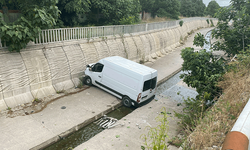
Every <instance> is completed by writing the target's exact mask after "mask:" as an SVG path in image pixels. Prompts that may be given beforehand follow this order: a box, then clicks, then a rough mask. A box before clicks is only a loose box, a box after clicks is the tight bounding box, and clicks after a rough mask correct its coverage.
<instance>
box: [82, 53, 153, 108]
mask: <svg viewBox="0 0 250 150" xmlns="http://www.w3.org/2000/svg"><path fill="white" fill-rule="evenodd" d="M84 82H85V84H87V85H92V84H93V85H95V86H97V87H99V88H101V89H103V90H105V91H107V92H109V93H111V94H113V95H114V96H116V97H118V98H120V99H122V103H123V105H125V106H127V107H130V106H131V105H133V106H136V107H138V106H140V104H141V103H142V102H144V101H149V100H152V99H154V97H155V92H156V83H157V70H155V69H152V68H149V67H147V66H144V65H141V64H138V63H136V62H133V61H131V60H128V59H125V58H122V57H119V56H112V57H107V58H104V59H101V60H100V61H98V62H97V63H95V64H89V65H87V68H86V70H85V80H84Z"/></svg>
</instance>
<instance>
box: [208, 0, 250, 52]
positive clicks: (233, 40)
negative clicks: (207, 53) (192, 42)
mask: <svg viewBox="0 0 250 150" xmlns="http://www.w3.org/2000/svg"><path fill="white" fill-rule="evenodd" d="M231 2H232V6H230V7H226V8H222V9H220V10H219V11H218V12H217V14H216V17H217V18H218V19H219V22H218V24H217V28H216V30H214V31H213V37H215V38H216V39H223V40H218V41H216V43H215V44H214V45H213V49H214V50H223V51H225V52H226V53H227V54H228V55H229V56H234V55H235V54H238V53H239V52H240V51H241V50H243V51H244V50H245V48H246V47H247V46H248V45H249V43H250V38H249V37H250V27H249V24H250V1H249V0H247V1H243V0H232V1H231Z"/></svg>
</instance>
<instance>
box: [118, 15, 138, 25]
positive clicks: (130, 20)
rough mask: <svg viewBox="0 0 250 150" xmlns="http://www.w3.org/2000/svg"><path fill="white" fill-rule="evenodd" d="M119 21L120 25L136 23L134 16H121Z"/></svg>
mask: <svg viewBox="0 0 250 150" xmlns="http://www.w3.org/2000/svg"><path fill="white" fill-rule="evenodd" d="M119 23H120V24H122V25H127V24H135V23H136V19H135V16H129V17H128V18H125V17H123V18H122V19H121V20H120V21H119Z"/></svg>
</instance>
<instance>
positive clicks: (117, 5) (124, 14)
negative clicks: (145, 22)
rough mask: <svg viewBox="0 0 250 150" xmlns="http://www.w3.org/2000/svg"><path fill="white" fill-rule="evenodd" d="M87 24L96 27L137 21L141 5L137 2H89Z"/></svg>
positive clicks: (107, 0)
mask: <svg viewBox="0 0 250 150" xmlns="http://www.w3.org/2000/svg"><path fill="white" fill-rule="evenodd" d="M90 1H91V7H90V10H91V12H89V13H88V22H89V23H94V24H96V25H104V24H120V21H121V20H126V19H129V18H134V20H133V22H134V23H135V22H137V21H139V13H140V10H141V5H140V2H139V1H138V0H105V1H103V0H90Z"/></svg>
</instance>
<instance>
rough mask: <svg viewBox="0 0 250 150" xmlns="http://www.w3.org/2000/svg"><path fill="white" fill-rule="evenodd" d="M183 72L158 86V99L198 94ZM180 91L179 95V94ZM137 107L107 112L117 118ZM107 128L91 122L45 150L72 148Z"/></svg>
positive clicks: (179, 100)
mask: <svg viewBox="0 0 250 150" xmlns="http://www.w3.org/2000/svg"><path fill="white" fill-rule="evenodd" d="M182 73H183V72H179V73H177V74H176V75H174V76H173V77H171V78H170V79H168V80H167V81H165V82H164V83H162V84H161V85H159V86H158V87H157V93H156V95H157V96H156V99H159V98H161V97H167V98H168V99H170V100H173V101H178V102H180V103H181V102H183V98H187V97H193V98H194V97H195V96H196V95H197V92H196V91H195V90H194V89H191V88H189V87H187V86H186V85H185V84H184V83H183V82H182V80H181V79H180V78H179V76H180V75H181V74H182ZM177 93H179V95H177ZM135 109H136V108H134V107H132V108H127V107H124V106H122V107H120V108H118V109H115V110H114V111H112V112H110V113H108V114H107V116H108V117H113V118H116V119H118V120H119V119H121V118H123V117H124V116H126V115H127V114H129V113H131V112H133V110H135ZM103 130H105V129H104V128H102V127H100V126H99V125H97V124H96V123H91V124H89V125H87V126H86V127H84V128H82V129H80V130H78V131H77V132H75V133H73V134H71V135H69V136H68V137H66V138H64V139H61V140H60V141H58V142H57V143H55V144H53V145H51V146H49V147H47V148H45V149H44V150H55V149H60V150H70V149H73V148H75V147H77V146H78V145H80V144H82V143H84V142H86V141H87V140H89V139H90V138H92V137H94V136H95V135H97V134H98V133H100V132H102V131H103Z"/></svg>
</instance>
